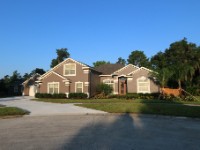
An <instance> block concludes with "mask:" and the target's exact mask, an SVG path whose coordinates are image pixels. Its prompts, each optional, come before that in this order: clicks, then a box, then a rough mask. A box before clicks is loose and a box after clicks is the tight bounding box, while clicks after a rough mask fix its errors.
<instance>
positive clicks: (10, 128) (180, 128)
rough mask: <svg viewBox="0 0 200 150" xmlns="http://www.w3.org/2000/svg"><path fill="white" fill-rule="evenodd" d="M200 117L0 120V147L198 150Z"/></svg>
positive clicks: (25, 149)
mask: <svg viewBox="0 0 200 150" xmlns="http://www.w3.org/2000/svg"><path fill="white" fill-rule="evenodd" d="M199 139H200V120H199V119H191V118H176V117H164V116H152V115H140V116H137V115H129V114H124V115H111V114H103V115H102V114H101V115H58V116H45V117H41V116H35V117H22V118H11V119H0V149H1V150H33V149H34V150H40V149H44V150H62V149H67V150H68V149H69V150H79V149H81V150H82V149H83V150H108V149H109V150H199V149H200V142H199Z"/></svg>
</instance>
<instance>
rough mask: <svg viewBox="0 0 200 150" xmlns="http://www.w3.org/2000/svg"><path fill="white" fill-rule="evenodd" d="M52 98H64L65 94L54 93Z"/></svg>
mask: <svg viewBox="0 0 200 150" xmlns="http://www.w3.org/2000/svg"><path fill="white" fill-rule="evenodd" d="M52 98H57V99H59V98H66V94H64V93H59V94H56V93H54V94H53V95H52Z"/></svg>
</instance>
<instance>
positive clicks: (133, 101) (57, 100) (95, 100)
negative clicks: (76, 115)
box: [32, 98, 200, 105]
mask: <svg viewBox="0 0 200 150" xmlns="http://www.w3.org/2000/svg"><path fill="white" fill-rule="evenodd" d="M32 100H34V101H41V102H51V103H61V104H63V103H170V104H172V103H175V104H198V105H200V101H194V102H190V101H167V100H142V99H136V100H126V99H44V98H43V99H32Z"/></svg>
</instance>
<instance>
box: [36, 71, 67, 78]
mask: <svg viewBox="0 0 200 150" xmlns="http://www.w3.org/2000/svg"><path fill="white" fill-rule="evenodd" d="M51 74H55V75H57V76H59V77H60V78H62V79H64V80H66V78H65V77H63V76H61V75H60V74H58V73H56V72H54V71H51V72H50V73H49V74H47V75H46V76H44V77H43V78H42V79H44V78H46V77H48V76H50V75H51ZM40 80H41V79H40Z"/></svg>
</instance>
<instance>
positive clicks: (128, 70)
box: [117, 65, 137, 75]
mask: <svg viewBox="0 0 200 150" xmlns="http://www.w3.org/2000/svg"><path fill="white" fill-rule="evenodd" d="M136 69H137V68H136V67H133V66H132V65H128V66H126V67H125V68H123V69H122V70H121V71H119V72H118V73H117V75H128V74H129V73H131V72H133V71H135V70H136Z"/></svg>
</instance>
